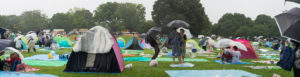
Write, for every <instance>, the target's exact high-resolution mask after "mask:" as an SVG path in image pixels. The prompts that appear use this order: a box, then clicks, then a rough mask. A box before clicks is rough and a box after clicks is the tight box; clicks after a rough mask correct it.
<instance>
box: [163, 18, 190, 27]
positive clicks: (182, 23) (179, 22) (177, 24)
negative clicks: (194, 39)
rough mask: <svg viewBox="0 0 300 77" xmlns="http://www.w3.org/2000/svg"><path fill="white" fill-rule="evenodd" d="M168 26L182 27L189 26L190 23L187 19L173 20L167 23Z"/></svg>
mask: <svg viewBox="0 0 300 77" xmlns="http://www.w3.org/2000/svg"><path fill="white" fill-rule="evenodd" d="M167 26H168V27H175V28H180V27H189V26H190V24H188V23H186V22H185V21H182V20H173V21H171V22H170V23H168V25H167Z"/></svg>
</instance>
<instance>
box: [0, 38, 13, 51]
mask: <svg viewBox="0 0 300 77" xmlns="http://www.w3.org/2000/svg"><path fill="white" fill-rule="evenodd" d="M11 43H12V41H11V40H0V51H2V50H3V49H5V48H6V47H8V46H9V45H10V44H11Z"/></svg>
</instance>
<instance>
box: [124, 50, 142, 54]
mask: <svg viewBox="0 0 300 77" xmlns="http://www.w3.org/2000/svg"><path fill="white" fill-rule="evenodd" d="M140 52H142V51H141V50H122V54H125V53H127V54H140Z"/></svg>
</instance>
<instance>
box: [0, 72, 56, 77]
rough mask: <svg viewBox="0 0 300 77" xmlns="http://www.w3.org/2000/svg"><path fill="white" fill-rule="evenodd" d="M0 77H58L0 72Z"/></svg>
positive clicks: (53, 76)
mask: <svg viewBox="0 0 300 77" xmlns="http://www.w3.org/2000/svg"><path fill="white" fill-rule="evenodd" d="M0 77H58V76H55V75H50V74H38V73H22V72H6V71H0Z"/></svg>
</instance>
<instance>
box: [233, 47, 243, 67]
mask: <svg viewBox="0 0 300 77" xmlns="http://www.w3.org/2000/svg"><path fill="white" fill-rule="evenodd" d="M240 57H241V52H240V51H239V50H238V47H237V46H233V52H232V63H238V62H240Z"/></svg>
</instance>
